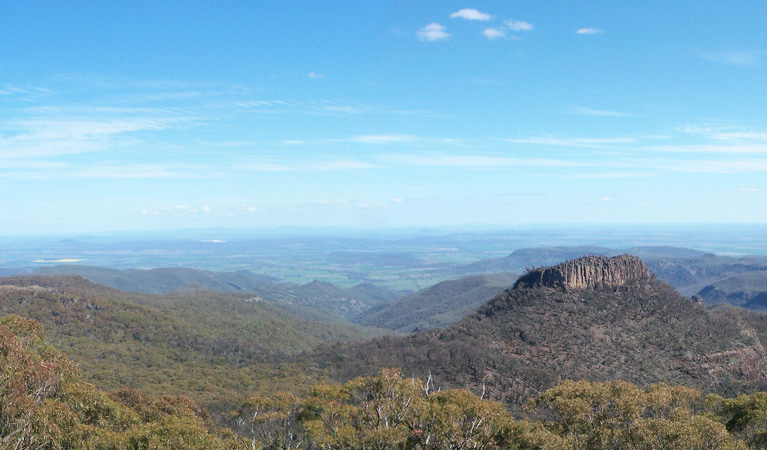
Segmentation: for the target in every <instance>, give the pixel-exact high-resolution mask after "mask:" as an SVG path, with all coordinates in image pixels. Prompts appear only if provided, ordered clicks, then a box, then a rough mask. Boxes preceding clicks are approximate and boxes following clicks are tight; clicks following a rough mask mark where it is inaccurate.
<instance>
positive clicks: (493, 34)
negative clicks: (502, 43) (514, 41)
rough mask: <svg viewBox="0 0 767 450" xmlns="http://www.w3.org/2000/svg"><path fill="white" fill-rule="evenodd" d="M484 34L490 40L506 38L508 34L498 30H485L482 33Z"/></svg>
mask: <svg viewBox="0 0 767 450" xmlns="http://www.w3.org/2000/svg"><path fill="white" fill-rule="evenodd" d="M482 34H483V35H484V36H485V37H486V38H488V39H498V38H505V37H506V32H505V31H503V30H499V29H498V28H485V29H484V30H483V31H482Z"/></svg>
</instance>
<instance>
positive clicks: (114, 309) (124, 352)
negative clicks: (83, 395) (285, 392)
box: [0, 276, 369, 407]
mask: <svg viewBox="0 0 767 450" xmlns="http://www.w3.org/2000/svg"><path fill="white" fill-rule="evenodd" d="M5 314H19V315H21V316H24V317H28V318H31V319H35V320H38V321H39V322H40V323H42V324H43V326H44V327H45V329H46V330H47V331H48V333H49V336H50V342H51V343H52V344H53V345H55V346H56V347H57V348H60V349H61V350H62V351H64V352H65V353H66V354H67V355H68V356H70V357H71V358H72V359H73V360H74V361H76V362H77V363H78V364H80V366H81V367H82V368H83V370H84V378H85V380H86V381H89V382H92V383H94V384H96V385H97V386H99V387H101V388H110V389H113V388H119V387H122V386H128V387H135V388H140V389H142V390H146V391H148V392H150V393H158V394H159V393H173V394H182V393H183V394H187V395H190V396H192V397H194V398H195V399H196V400H198V401H200V402H202V403H205V404H206V405H212V404H213V403H222V404H227V403H231V402H233V401H235V400H236V399H237V398H239V397H241V396H242V395H244V393H246V392H250V391H259V390H260V389H264V388H265V387H268V388H269V389H273V388H275V387H278V386H280V385H282V383H285V385H287V386H290V385H292V384H294V383H299V384H305V382H306V375H305V374H303V373H304V371H301V373H302V375H300V376H298V375H295V374H296V373H298V372H296V369H295V368H291V367H290V366H286V365H281V361H282V360H283V359H284V358H285V356H287V355H290V354H295V353H297V352H301V351H308V350H311V349H312V348H314V347H315V346H317V345H319V344H321V343H326V342H339V341H348V340H360V339H363V338H364V337H366V336H369V332H368V331H365V330H363V329H361V328H359V327H356V326H354V325H345V324H341V323H338V321H337V319H335V318H332V317H326V316H323V315H322V314H321V313H318V312H316V311H314V310H305V309H303V310H302V309H301V308H299V307H295V306H288V307H287V308H286V307H285V305H282V306H277V305H274V304H272V303H270V302H267V301H264V300H263V299H261V298H259V297H256V296H247V295H241V294H226V293H214V292H210V291H195V292H187V293H179V294H177V295H167V296H154V295H142V294H134V293H126V292H121V291H117V290H114V289H110V288H106V287H104V286H100V285H96V284H93V283H91V282H89V281H86V280H84V279H82V278H79V277H42V276H37V277H18V278H4V279H1V280H0V315H5ZM273 376H274V378H272V377H273ZM295 377H297V378H295ZM219 407H220V406H219Z"/></svg>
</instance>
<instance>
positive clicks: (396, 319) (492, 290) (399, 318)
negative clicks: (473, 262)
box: [354, 273, 517, 333]
mask: <svg viewBox="0 0 767 450" xmlns="http://www.w3.org/2000/svg"><path fill="white" fill-rule="evenodd" d="M516 279H517V275H516V274H513V273H498V274H488V275H474V276H469V277H464V278H461V279H458V280H449V281H443V282H442V283H438V284H436V285H434V286H432V287H429V288H426V289H423V290H420V291H418V292H415V293H413V294H410V295H408V296H406V297H404V298H402V299H400V300H397V301H395V302H393V303H389V304H385V305H382V306H380V307H379V308H373V309H370V310H368V311H365V312H364V313H363V314H361V315H360V316H358V317H357V318H355V319H354V322H355V323H357V324H360V325H364V326H375V327H381V328H389V329H391V330H395V331H399V332H402V333H410V332H412V331H417V330H428V329H431V328H437V327H446V326H448V325H450V324H452V323H454V322H457V321H459V320H461V319H462V318H463V317H465V316H467V315H468V314H470V313H472V312H474V310H476V309H477V308H479V307H480V306H481V305H482V304H484V303H486V302H487V301H488V300H490V299H491V298H493V297H494V296H495V295H497V294H498V293H499V292H501V291H502V290H504V289H506V288H508V287H509V286H511V285H512V283H514V280H516Z"/></svg>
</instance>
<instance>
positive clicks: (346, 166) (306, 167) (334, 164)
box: [238, 160, 379, 172]
mask: <svg viewBox="0 0 767 450" xmlns="http://www.w3.org/2000/svg"><path fill="white" fill-rule="evenodd" d="M378 167H379V166H377V165H375V164H372V163H369V162H366V161H358V160H341V161H315V162H308V163H303V164H294V165H291V164H290V163H283V164H276V163H254V164H241V165H239V166H238V168H239V169H242V170H249V171H253V172H299V171H300V172H329V171H336V170H366V169H376V168H378Z"/></svg>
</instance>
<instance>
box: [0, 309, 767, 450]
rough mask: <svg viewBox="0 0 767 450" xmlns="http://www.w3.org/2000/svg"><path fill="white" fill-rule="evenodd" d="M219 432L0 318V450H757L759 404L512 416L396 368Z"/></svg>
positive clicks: (673, 390) (569, 386)
mask: <svg viewBox="0 0 767 450" xmlns="http://www.w3.org/2000/svg"><path fill="white" fill-rule="evenodd" d="M221 420H222V423H218V424H214V423H213V421H212V420H211V419H210V418H209V417H208V415H207V413H206V412H205V411H204V410H203V409H202V408H200V407H199V406H197V405H196V404H195V402H194V401H192V400H191V399H189V398H186V397H172V396H160V397H153V396H150V395H147V394H143V393H140V392H138V391H135V390H131V389H121V390H118V391H113V392H109V393H105V392H103V391H100V390H98V389H96V388H95V387H93V386H92V385H90V384H88V383H84V382H82V381H81V380H80V374H79V369H78V368H77V366H76V365H75V364H74V363H72V362H71V361H69V360H68V359H67V358H66V357H65V356H63V355H62V354H61V353H59V352H58V351H56V350H55V349H53V348H51V347H50V346H49V345H48V344H47V343H46V342H45V339H44V334H43V332H42V327H41V326H40V324H39V323H37V322H35V321H33V320H29V319H24V318H22V317H19V316H7V317H5V318H4V319H2V320H0V449H2V450H10V449H14V450H21V449H32V448H34V449H43V450H53V449H78V450H80V449H82V450H85V449H99V450H102V449H103V450H107V449H112V450H123V449H125V450H127V449H132V450H139V449H168V450H170V449H192V450H194V449H200V450H202V449H214V450H215V449H250V450H256V449H307V450H308V449H324V450H331V449H334V450H335V449H338V450H341V449H346V450H352V449H360V450H362V449H376V450H386V449H392V450H394V449H422V450H431V449H433V450H437V449H552V450H553V449H573V450H575V449H595V450H596V449H691V450H692V449H722V450H724V449H748V448H754V449H758V448H767V393H757V394H753V395H743V396H740V397H738V398H735V399H724V398H722V397H718V396H715V395H709V396H705V397H704V396H703V395H702V393H701V392H700V391H698V390H695V389H691V388H686V387H680V386H669V385H665V384H656V385H652V386H650V387H647V388H644V389H640V388H638V387H636V386H634V385H632V384H629V383H625V382H621V381H615V382H604V383H597V382H587V381H580V382H573V381H565V382H563V383H560V384H559V385H558V386H556V387H555V388H553V389H550V390H548V391H546V392H544V393H543V394H542V395H541V396H539V397H537V398H535V399H534V400H532V401H530V402H529V403H528V405H527V407H526V408H525V410H524V414H523V415H522V416H520V417H513V416H512V415H511V414H510V413H509V412H508V410H507V409H506V408H505V407H504V406H503V405H502V404H501V403H497V402H493V401H489V400H486V399H483V398H482V396H478V395H475V394H472V393H470V392H468V391H465V390H446V391H440V390H435V388H434V386H433V384H432V382H431V381H430V380H428V379H427V380H426V381H422V380H419V379H417V378H408V377H403V376H402V375H401V373H400V372H399V371H398V370H396V369H386V370H382V371H381V372H380V373H379V374H378V375H377V376H374V377H362V378H356V379H354V380H352V381H349V382H347V383H345V384H342V385H338V384H336V385H321V386H316V387H314V388H312V389H311V390H310V391H309V392H307V393H305V394H297V393H280V394H274V395H272V396H269V397H251V398H249V399H248V400H247V401H246V402H244V403H243V404H241V405H240V406H239V407H238V408H235V409H233V410H232V411H230V412H229V414H227V415H226V416H225V417H224V418H222V419H221Z"/></svg>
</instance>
